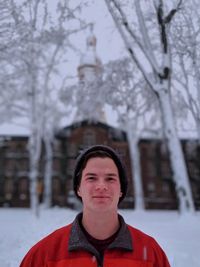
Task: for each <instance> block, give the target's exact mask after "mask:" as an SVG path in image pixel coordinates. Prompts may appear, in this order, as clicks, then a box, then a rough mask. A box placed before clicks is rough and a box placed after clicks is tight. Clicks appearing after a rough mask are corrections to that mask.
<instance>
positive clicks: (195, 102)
mask: <svg viewBox="0 0 200 267" xmlns="http://www.w3.org/2000/svg"><path fill="white" fill-rule="evenodd" d="M199 16H200V8H199V3H198V2H197V1H195V0H191V1H187V2H186V3H185V5H184V7H183V8H182V9H181V11H180V12H179V14H178V16H177V17H176V20H175V22H174V27H173V30H172V34H171V38H172V42H173V44H174V45H173V49H172V52H173V57H174V58H175V59H176V61H175V62H174V65H175V68H176V71H175V72H174V75H173V80H174V83H173V86H174V88H175V89H176V88H179V91H178V92H179V102H182V106H183V105H184V108H185V113H186V109H187V115H189V112H188V111H190V112H191V114H192V116H193V118H194V120H195V123H196V129H197V133H198V139H199V143H200V90H199V89H200V53H199V49H200V34H199V33H200V31H199V30H200V27H199V23H200V19H199ZM181 110H182V111H183V108H182V109H181Z"/></svg>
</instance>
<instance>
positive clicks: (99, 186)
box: [96, 181, 108, 190]
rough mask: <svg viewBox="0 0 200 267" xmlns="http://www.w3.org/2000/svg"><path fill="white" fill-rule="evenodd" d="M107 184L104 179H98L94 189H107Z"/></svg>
mask: <svg viewBox="0 0 200 267" xmlns="http://www.w3.org/2000/svg"><path fill="white" fill-rule="evenodd" d="M107 189H108V187H107V184H106V183H105V182H104V181H98V182H97V184H96V190H107Z"/></svg>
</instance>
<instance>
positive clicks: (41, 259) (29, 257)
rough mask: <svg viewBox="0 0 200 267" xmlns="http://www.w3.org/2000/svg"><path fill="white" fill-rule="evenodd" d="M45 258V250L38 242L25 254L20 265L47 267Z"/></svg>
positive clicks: (24, 266)
mask: <svg viewBox="0 0 200 267" xmlns="http://www.w3.org/2000/svg"><path fill="white" fill-rule="evenodd" d="M45 258H46V257H45V252H44V251H43V249H42V248H41V247H40V249H39V247H38V244H36V245H35V246H33V247H32V248H31V249H30V250H29V251H28V253H27V254H26V255H25V257H24V258H23V260H22V262H21V264H20V266H19V267H45Z"/></svg>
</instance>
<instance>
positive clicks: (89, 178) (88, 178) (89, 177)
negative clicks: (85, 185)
mask: <svg viewBox="0 0 200 267" xmlns="http://www.w3.org/2000/svg"><path fill="white" fill-rule="evenodd" d="M94 179H95V177H94V176H88V177H87V180H94Z"/></svg>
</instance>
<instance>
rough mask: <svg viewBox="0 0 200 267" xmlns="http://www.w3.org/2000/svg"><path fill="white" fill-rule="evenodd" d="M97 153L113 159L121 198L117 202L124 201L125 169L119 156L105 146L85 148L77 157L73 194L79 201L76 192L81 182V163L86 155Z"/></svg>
mask: <svg viewBox="0 0 200 267" xmlns="http://www.w3.org/2000/svg"><path fill="white" fill-rule="evenodd" d="M98 151H99V152H100V151H102V152H105V153H107V154H108V155H109V156H110V157H111V158H112V159H113V161H114V162H115V164H116V166H117V168H118V172H119V178H120V184H121V192H122V196H121V197H120V199H119V202H121V201H122V200H123V199H124V197H125V196H126V192H127V187H128V180H127V175H126V170H125V167H124V165H123V163H122V161H121V159H120V157H119V155H118V154H117V152H116V151H114V149H112V148H111V147H109V146H105V145H94V146H91V147H89V148H87V149H86V150H84V151H82V153H81V154H80V155H79V156H78V157H77V160H76V164H75V168H74V177H73V187H74V192H75V194H76V196H77V197H78V198H79V199H81V198H80V197H79V196H78V194H77V190H78V188H79V185H80V182H81V176H82V170H83V163H84V162H85V159H86V158H87V156H88V154H90V153H92V152H98ZM89 158H93V156H91V157H89Z"/></svg>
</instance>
